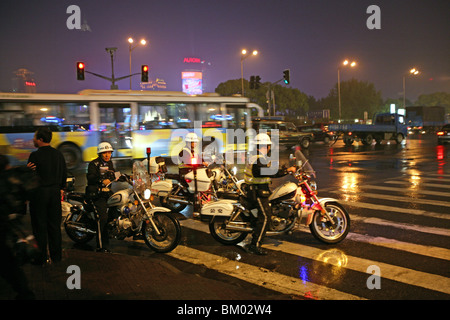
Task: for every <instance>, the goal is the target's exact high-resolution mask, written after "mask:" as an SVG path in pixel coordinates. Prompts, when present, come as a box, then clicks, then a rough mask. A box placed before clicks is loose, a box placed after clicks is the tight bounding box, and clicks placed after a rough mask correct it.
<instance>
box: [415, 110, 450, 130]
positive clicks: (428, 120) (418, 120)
mask: <svg viewBox="0 0 450 320" xmlns="http://www.w3.org/2000/svg"><path fill="white" fill-rule="evenodd" d="M406 124H407V125H408V130H409V131H410V132H413V133H415V132H426V131H428V132H434V131H436V130H439V129H440V128H442V126H444V125H445V108H444V107H440V106H427V107H425V106H410V107H406Z"/></svg>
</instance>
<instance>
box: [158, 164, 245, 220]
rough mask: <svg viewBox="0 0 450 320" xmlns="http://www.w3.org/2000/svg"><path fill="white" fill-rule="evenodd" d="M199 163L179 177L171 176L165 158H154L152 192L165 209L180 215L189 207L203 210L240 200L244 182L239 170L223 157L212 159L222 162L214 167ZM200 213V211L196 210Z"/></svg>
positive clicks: (188, 166) (181, 172)
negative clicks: (219, 202) (213, 204)
mask: <svg viewBox="0 0 450 320" xmlns="http://www.w3.org/2000/svg"><path fill="white" fill-rule="evenodd" d="M195 160H196V158H192V159H191V163H190V164H188V165H186V166H185V167H184V168H181V169H180V172H179V174H167V169H165V162H164V159H163V158H161V157H151V158H150V174H151V175H152V177H153V179H152V187H151V192H152V194H154V195H155V196H158V197H159V201H160V203H161V205H162V206H164V207H167V208H170V209H171V210H173V211H175V212H180V211H182V210H184V209H185V208H186V206H187V205H189V204H192V205H194V206H196V204H197V205H198V206H200V207H201V206H202V205H204V204H206V203H208V202H210V201H212V200H218V199H219V198H234V199H237V198H238V197H239V195H240V194H243V190H242V189H241V185H242V183H243V180H238V179H237V177H236V167H233V168H231V166H229V165H227V164H226V163H225V161H223V160H222V158H221V156H220V155H212V156H211V158H210V159H209V160H210V161H209V162H210V163H214V162H216V163H222V165H217V166H215V167H212V168H209V167H208V168H207V167H203V166H202V165H201V164H197V163H196V162H195ZM196 212H198V210H197V208H194V213H196Z"/></svg>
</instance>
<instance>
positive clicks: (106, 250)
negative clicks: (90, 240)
mask: <svg viewBox="0 0 450 320" xmlns="http://www.w3.org/2000/svg"><path fill="white" fill-rule="evenodd" d="M95 252H104V253H111V251H110V250H109V249H106V248H97V249H96V250H95Z"/></svg>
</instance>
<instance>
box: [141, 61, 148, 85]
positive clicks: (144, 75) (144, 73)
mask: <svg viewBox="0 0 450 320" xmlns="http://www.w3.org/2000/svg"><path fill="white" fill-rule="evenodd" d="M141 82H148V66H147V65H145V64H144V65H142V66H141Z"/></svg>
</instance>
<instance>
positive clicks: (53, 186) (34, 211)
mask: <svg viewBox="0 0 450 320" xmlns="http://www.w3.org/2000/svg"><path fill="white" fill-rule="evenodd" d="M51 140H52V132H51V131H50V129H49V128H46V127H40V128H38V129H37V130H36V132H35V133H34V138H33V143H34V146H35V147H36V148H38V150H37V151H34V152H32V153H31V154H30V157H29V158H28V167H30V168H32V169H34V170H36V173H37V175H38V177H39V180H40V188H39V189H38V190H36V191H35V192H34V193H33V194H32V196H31V201H30V215H31V224H32V226H33V232H34V236H35V238H36V241H37V243H38V246H39V249H40V250H41V259H39V260H38V261H37V263H45V262H46V261H47V260H48V258H50V259H51V261H53V262H59V261H61V258H62V244H61V243H62V237H61V219H62V210H61V196H62V194H63V193H64V188H65V186H66V179H67V168H66V162H65V160H64V156H63V155H62V153H61V152H60V151H58V150H56V149H55V148H53V147H51V146H50V142H51ZM47 243H48V249H49V253H50V257H47Z"/></svg>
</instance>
